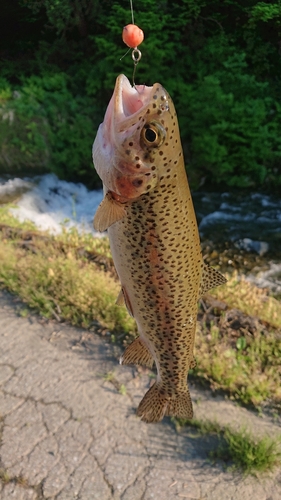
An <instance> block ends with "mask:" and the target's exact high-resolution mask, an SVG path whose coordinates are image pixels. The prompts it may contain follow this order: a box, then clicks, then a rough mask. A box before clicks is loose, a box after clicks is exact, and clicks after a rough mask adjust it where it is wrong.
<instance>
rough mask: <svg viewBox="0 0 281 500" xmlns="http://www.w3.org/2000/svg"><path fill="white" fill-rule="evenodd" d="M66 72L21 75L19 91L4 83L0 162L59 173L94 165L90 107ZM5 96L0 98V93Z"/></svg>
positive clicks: (81, 171)
mask: <svg viewBox="0 0 281 500" xmlns="http://www.w3.org/2000/svg"><path fill="white" fill-rule="evenodd" d="M69 80H70V78H69V77H68V76H67V75H66V74H65V73H62V72H60V73H53V74H49V75H48V74H46V75H44V76H35V75H33V76H30V77H28V78H24V79H23V81H22V84H21V86H20V87H19V90H16V91H14V92H12V91H11V88H10V87H8V86H6V87H5V88H4V90H3V91H2V93H1V94H0V99H1V98H2V110H1V111H2V120H1V122H0V137H1V156H0V161H1V163H2V166H4V167H5V168H6V169H7V170H8V168H9V165H10V164H16V166H17V167H18V168H23V169H28V168H30V167H36V166H38V165H41V167H45V168H50V169H51V170H54V171H55V172H56V173H57V174H58V175H60V176H63V177H64V178H71V177H72V178H73V177H74V175H75V174H76V175H80V176H82V175H83V174H85V173H86V172H87V173H88V175H89V174H90V172H91V170H92V175H93V176H94V175H95V173H94V170H93V166H92V161H91V145H92V138H93V123H94V119H93V116H94V113H95V108H94V106H93V104H92V102H91V99H90V98H85V97H83V98H82V97H81V96H80V95H74V94H73V93H72V92H71V89H70V85H69ZM2 96H4V97H5V98H4V97H2Z"/></svg>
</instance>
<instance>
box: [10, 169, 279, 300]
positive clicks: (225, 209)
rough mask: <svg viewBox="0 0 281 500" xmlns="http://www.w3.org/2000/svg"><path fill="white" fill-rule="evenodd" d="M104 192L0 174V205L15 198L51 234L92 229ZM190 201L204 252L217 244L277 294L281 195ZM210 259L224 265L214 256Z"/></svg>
mask: <svg viewBox="0 0 281 500" xmlns="http://www.w3.org/2000/svg"><path fill="white" fill-rule="evenodd" d="M102 196H103V195H102V191H101V190H99V191H89V190H88V189H87V188H86V187H85V186H84V185H82V184H74V183H70V182H66V181H60V180H59V179H58V178H57V177H56V176H55V175H53V174H47V175H44V176H40V177H36V178H34V179H27V178H26V179H19V178H2V179H1V178H0V204H4V203H7V202H13V203H15V205H16V208H11V209H10V210H11V212H12V213H13V214H14V215H15V216H16V217H18V218H19V219H20V220H26V219H27V220H30V221H32V222H34V223H35V224H36V225H37V226H38V227H39V228H40V229H43V230H49V231H50V232H52V233H59V232H60V231H61V228H62V225H66V226H67V227H73V226H76V227H77V228H78V229H79V231H82V230H83V231H87V232H92V233H93V234H95V233H94V230H93V226H92V220H93V216H94V213H95V211H96V209H97V207H98V205H99V203H100V201H101V200H102ZM193 201H194V206H195V211H196V215H197V220H198V225H199V231H200V236H201V240H202V244H203V252H204V248H208V252H209V253H210V252H213V249H214V248H216V247H217V248H218V253H219V252H222V251H223V252H224V253H225V252H226V255H227V257H226V260H227V263H228V264H229V265H230V264H231V263H232V262H233V261H234V260H235V257H237V256H238V257H239V259H240V260H239V259H238V260H237V259H236V260H237V262H240V263H241V264H240V267H242V269H239V270H240V271H242V272H245V273H246V274H247V276H248V278H249V279H251V280H252V281H254V282H255V283H257V284H258V285H259V286H262V287H268V288H270V289H271V290H272V291H273V292H275V293H278V294H279V293H281V199H280V198H278V197H276V196H269V195H265V194H260V193H252V194H247V195H246V194H237V193H236V194H231V193H227V192H226V193H209V192H195V193H193ZM213 253H214V252H213ZM214 256H215V253H214ZM241 256H242V259H241ZM245 256H246V257H245ZM246 261H247V266H246V265H245V266H244V265H243V262H246ZM211 263H213V264H216V263H218V264H220V265H222V266H224V263H223V262H221V261H219V260H217V261H216V259H215V258H214V262H211ZM223 270H224V269H223Z"/></svg>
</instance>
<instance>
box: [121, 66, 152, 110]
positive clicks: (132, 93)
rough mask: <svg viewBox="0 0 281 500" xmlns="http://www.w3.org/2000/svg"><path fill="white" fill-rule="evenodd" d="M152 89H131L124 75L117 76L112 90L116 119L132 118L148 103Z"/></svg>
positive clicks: (140, 87)
mask: <svg viewBox="0 0 281 500" xmlns="http://www.w3.org/2000/svg"><path fill="white" fill-rule="evenodd" d="M152 91H153V87H147V86H146V85H136V86H135V87H132V86H131V84H130V82H129V80H128V78H127V77H126V76H125V75H119V76H118V78H117V80H116V85H115V89H114V96H115V103H114V113H115V116H116V118H117V119H122V118H123V119H124V118H128V117H132V115H134V114H135V113H137V112H138V111H139V110H140V109H141V108H143V107H144V106H145V105H146V104H148V103H149V101H150V99H151V94H152Z"/></svg>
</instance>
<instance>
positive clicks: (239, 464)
mask: <svg viewBox="0 0 281 500" xmlns="http://www.w3.org/2000/svg"><path fill="white" fill-rule="evenodd" d="M172 421H173V423H174V424H175V426H176V429H177V430H178V431H180V429H181V428H182V427H183V426H188V427H194V428H196V429H197V431H198V432H199V433H200V434H203V435H206V434H216V435H217V436H218V438H219V442H218V445H217V446H216V447H215V448H214V449H212V450H210V452H209V457H210V458H211V459H212V460H216V459H220V460H223V461H224V462H225V464H226V466H227V467H228V468H229V469H231V470H239V471H241V472H243V473H244V474H256V473H258V472H260V473H261V472H270V471H272V470H273V469H274V468H275V467H277V466H280V464H281V435H280V436H279V437H278V438H277V439H271V438H269V437H262V438H255V437H254V436H253V435H252V434H250V433H249V432H248V431H247V430H246V429H245V428H243V429H241V430H239V431H235V430H233V429H231V428H230V427H227V426H226V427H222V426H220V425H219V424H218V423H217V422H212V421H208V420H196V419H193V420H184V419H178V418H172Z"/></svg>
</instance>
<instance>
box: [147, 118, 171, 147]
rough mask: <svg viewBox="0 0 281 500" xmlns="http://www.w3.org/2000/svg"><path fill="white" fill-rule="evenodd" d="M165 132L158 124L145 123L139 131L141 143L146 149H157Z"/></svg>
mask: <svg viewBox="0 0 281 500" xmlns="http://www.w3.org/2000/svg"><path fill="white" fill-rule="evenodd" d="M165 135H166V131H165V129H164V127H162V125H160V123H157V122H150V123H146V124H145V125H144V127H143V129H142V131H141V142H142V143H143V145H145V146H148V147H154V148H155V147H158V146H160V144H162V142H163V141H164V139H165Z"/></svg>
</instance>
